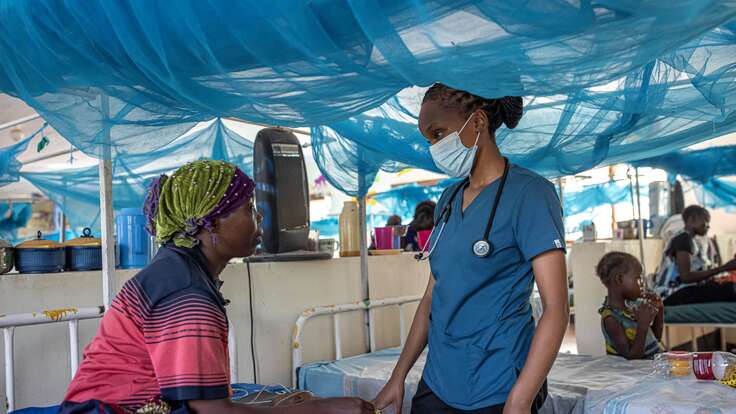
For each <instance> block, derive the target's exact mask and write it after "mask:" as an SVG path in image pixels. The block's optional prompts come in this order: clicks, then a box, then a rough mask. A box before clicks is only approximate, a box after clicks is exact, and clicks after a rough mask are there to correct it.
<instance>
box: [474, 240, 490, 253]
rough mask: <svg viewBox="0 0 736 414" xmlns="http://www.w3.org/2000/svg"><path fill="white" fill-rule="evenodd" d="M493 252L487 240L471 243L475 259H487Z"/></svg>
mask: <svg viewBox="0 0 736 414" xmlns="http://www.w3.org/2000/svg"><path fill="white" fill-rule="evenodd" d="M492 251H493V246H492V245H491V243H490V242H489V241H488V240H478V241H477V242H475V243H473V254H474V255H476V256H477V257H488V255H490V254H491V252H492Z"/></svg>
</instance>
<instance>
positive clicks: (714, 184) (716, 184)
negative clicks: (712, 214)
mask: <svg viewBox="0 0 736 414" xmlns="http://www.w3.org/2000/svg"><path fill="white" fill-rule="evenodd" d="M696 194H697V196H698V199H699V201H700V202H701V204H702V205H704V206H705V207H708V208H726V209H731V210H733V209H734V208H735V207H736V183H735V182H733V181H726V180H723V179H717V178H714V179H711V180H708V181H706V182H704V183H702V184H701V191H700V192H697V191H696Z"/></svg>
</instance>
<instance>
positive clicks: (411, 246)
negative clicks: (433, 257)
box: [402, 200, 437, 251]
mask: <svg viewBox="0 0 736 414" xmlns="http://www.w3.org/2000/svg"><path fill="white" fill-rule="evenodd" d="M436 205H437V203H435V202H434V201H432V200H425V201H422V202H421V203H419V204H417V206H416V207H415V208H414V218H413V219H412V221H411V223H409V228H408V229H407V231H406V238H405V243H404V246H402V247H403V248H404V250H406V251H419V250H421V249H420V248H419V241H418V234H419V232H420V231H422V230H432V227H433V226H434V208H435V206H436Z"/></svg>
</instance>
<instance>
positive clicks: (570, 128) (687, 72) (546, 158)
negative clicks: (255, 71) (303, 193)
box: [312, 23, 736, 195]
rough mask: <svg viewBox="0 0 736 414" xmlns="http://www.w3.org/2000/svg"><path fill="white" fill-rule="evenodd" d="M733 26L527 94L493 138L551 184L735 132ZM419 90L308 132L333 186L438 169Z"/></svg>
mask: <svg viewBox="0 0 736 414" xmlns="http://www.w3.org/2000/svg"><path fill="white" fill-rule="evenodd" d="M735 29H736V24H733V23H732V24H730V25H724V26H721V27H719V28H718V29H716V30H712V31H710V32H707V33H705V34H704V35H701V36H699V37H697V38H695V39H693V40H691V41H690V42H688V43H687V44H685V45H683V46H681V47H679V48H677V49H676V50H674V51H671V52H668V53H665V54H663V55H660V56H659V57H658V59H656V60H653V61H650V62H649V63H647V64H646V65H644V66H643V67H641V68H638V69H635V70H633V71H630V72H629V73H627V74H625V75H624V76H623V77H621V78H619V79H617V80H615V81H613V82H611V83H609V84H606V85H603V86H596V87H590V88H581V89H578V90H577V91H575V92H571V93H569V94H566V95H553V96H542V97H540V96H528V97H526V98H525V114H524V117H523V118H522V120H521V122H520V124H519V125H518V126H517V128H516V129H514V130H508V129H505V128H503V127H502V128H501V129H499V130H498V132H497V137H496V140H497V142H498V144H499V147H500V148H501V151H502V152H503V153H504V154H505V155H506V156H508V157H509V158H510V159H511V161H512V162H515V163H517V164H520V165H522V166H524V167H527V168H529V169H532V170H534V171H536V172H538V173H540V174H542V175H545V176H548V177H554V176H560V175H570V174H575V173H578V172H581V171H584V170H587V169H590V168H593V167H596V166H601V165H607V164H612V163H619V162H628V161H632V160H638V159H642V158H650V157H654V156H659V155H661V154H665V153H668V152H672V151H674V150H677V149H679V148H682V147H685V146H688V145H691V144H693V143H696V142H699V141H703V140H706V139H709V138H713V137H717V136H720V135H723V134H726V133H729V132H733V131H736V88H735V87H734V85H736V82H734V81H735V80H736V65H734V64H733V61H734V60H733V56H736V30H735ZM423 92H424V90H423V89H421V88H411V89H406V90H403V91H402V92H400V93H399V94H398V95H397V96H395V97H393V98H391V99H389V100H388V101H387V102H386V103H385V104H383V105H382V106H380V107H378V108H376V109H373V110H370V111H367V112H365V113H363V114H361V115H358V116H354V117H351V118H349V119H347V120H343V121H339V122H334V123H331V124H329V125H326V126H321V127H315V128H312V143H313V148H314V152H315V159H316V160H317V163H318V165H319V166H320V169H321V171H322V173H323V175H324V176H325V177H326V179H327V180H328V181H329V182H330V183H332V184H333V185H334V186H335V187H337V188H339V189H341V190H342V191H344V192H346V193H348V194H351V195H362V194H365V193H366V191H367V189H368V188H369V187H370V184H371V183H372V182H373V179H374V177H375V175H376V173H377V172H378V171H379V170H384V171H389V172H395V171H398V170H401V169H403V168H406V167H407V166H414V167H419V168H424V169H428V170H433V171H437V168H436V167H435V165H434V163H433V162H432V160H431V157H430V155H429V151H428V144H427V142H426V140H425V139H424V137H422V136H421V134H420V133H419V131H418V130H417V128H416V125H417V114H418V113H419V108H420V105H421V99H422V96H423Z"/></svg>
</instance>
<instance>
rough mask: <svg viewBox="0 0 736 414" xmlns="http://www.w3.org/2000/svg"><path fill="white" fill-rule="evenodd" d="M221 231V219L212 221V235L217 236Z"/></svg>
mask: <svg viewBox="0 0 736 414" xmlns="http://www.w3.org/2000/svg"><path fill="white" fill-rule="evenodd" d="M219 231H220V219H219V218H218V219H214V220H212V230H211V231H210V232H211V233H214V234H217V233H218V232H219Z"/></svg>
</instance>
